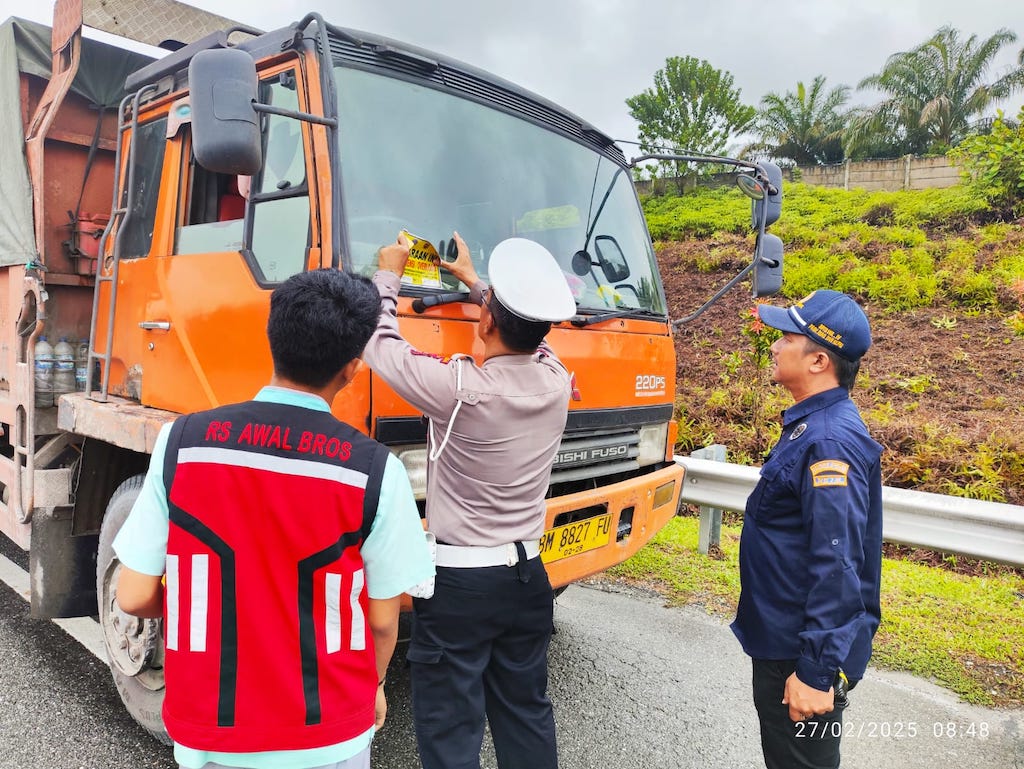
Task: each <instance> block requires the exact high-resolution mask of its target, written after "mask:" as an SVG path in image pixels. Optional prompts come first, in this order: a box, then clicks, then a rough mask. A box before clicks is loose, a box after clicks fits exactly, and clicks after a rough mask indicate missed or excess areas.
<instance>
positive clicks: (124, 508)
mask: <svg viewBox="0 0 1024 769" xmlns="http://www.w3.org/2000/svg"><path fill="white" fill-rule="evenodd" d="M144 479H145V476H144V475H135V476H132V477H131V478H129V479H128V480H126V481H125V482H124V483H122V484H121V485H120V486H118V487H117V490H116V491H115V492H114V494H113V496H111V497H110V502H108V503H107V511H106V514H105V515H104V516H103V525H102V527H101V528H100V544H99V550H98V552H97V554H96V595H97V600H98V603H99V621H100V629H101V630H102V632H103V642H104V645H105V646H106V648H107V659H108V660H109V661H110V672H111V674H112V675H113V677H114V684H115V685H116V686H117V691H118V693H119V694H120V695H121V701H122V702H124V705H125V707H126V708H127V709H128V713H129V714H130V715H131V717H132V718H134V719H135V720H136V721H137V722H138V723H139V725H140V726H141V727H142V728H143V729H145V730H146V731H147V732H149V733H150V734H151V735H152V736H153V737H154V738H156V739H157V740H159V741H160V742H162V743H164V744H165V745H170V744H171V739H170V737H168V735H167V730H166V729H164V722H163V717H162V716H161V708H162V707H163V702H164V668H163V662H164V641H163V620H159V619H140V618H138V617H133V616H131V615H129V614H125V613H124V612H123V611H121V609H120V608H119V607H118V606H117V601H116V597H117V593H116V585H117V575H118V572H119V571H120V569H121V563H120V561H118V560H117V556H116V555H115V554H114V549H113V547H112V545H113V542H114V537H115V536H116V535H117V532H118V531H120V530H121V526H122V525H123V524H124V522H125V519H126V518H127V517H128V513H129V512H130V511H131V509H132V505H133V504H134V503H135V500H136V498H137V497H138V496H139V491H140V490H141V489H142V482H143V480H144Z"/></svg>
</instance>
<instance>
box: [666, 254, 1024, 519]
mask: <svg viewBox="0 0 1024 769" xmlns="http://www.w3.org/2000/svg"><path fill="white" fill-rule="evenodd" d="M691 248H701V249H706V248H707V244H706V243H697V242H693V243H669V244H665V245H664V246H662V247H661V248H660V249H659V252H658V260H659V263H660V267H661V273H662V278H663V280H664V283H665V293H666V296H667V297H668V302H669V308H670V315H671V317H673V318H678V317H682V316H683V315H686V314H689V313H691V312H693V311H694V310H695V309H696V308H697V307H699V306H700V304H701V303H702V302H703V301H705V300H706V299H707V298H708V297H709V296H711V294H712V293H713V292H714V291H715V290H717V289H718V288H719V287H720V286H721V285H723V284H724V283H725V282H726V281H727V280H728V279H729V277H731V275H732V274H733V270H738V269H739V268H740V267H741V266H742V264H739V263H737V264H735V265H727V266H725V267H724V268H723V269H722V270H721V271H716V272H708V273H701V272H698V271H697V270H696V269H694V268H692V267H689V268H687V267H683V266H681V260H680V255H681V254H682V253H683V252H684V251H685V250H687V249H691ZM767 301H771V302H772V303H774V304H782V305H784V304H786V300H784V299H781V298H778V297H776V298H773V299H771V300H767ZM753 304H754V302H753V300H752V299H751V298H750V294H749V286H748V285H745V284H741V285H739V286H736V287H735V288H733V289H732V290H731V291H730V292H729V293H728V294H726V296H725V297H723V298H722V300H720V301H719V302H718V303H717V304H716V305H714V306H713V307H711V308H710V309H709V310H708V311H707V312H705V313H704V314H703V315H702V316H701V317H699V318H698V319H697V320H695V321H693V322H691V323H689V324H687V325H685V326H683V327H682V328H681V329H680V330H679V331H678V332H677V336H676V353H677V366H678V375H679V381H678V389H679V391H680V402H681V403H682V404H684V406H685V407H687V408H690V409H694V408H700V404H699V403H692V402H690V403H687V398H686V395H685V392H684V389H685V387H686V382H688V381H689V382H699V383H704V384H705V386H713V385H714V383H715V382H717V381H718V380H719V378H720V375H721V373H722V367H723V356H724V355H727V354H729V353H731V352H734V351H740V352H746V351H749V350H750V349H751V342H750V340H749V339H748V338H746V337H745V336H744V335H743V334H742V333H741V328H742V327H743V323H744V321H743V317H742V316H743V313H744V311H746V310H749V309H750V308H752V307H753ZM862 306H863V307H864V310H865V312H866V313H867V315H868V318H869V319H870V321H871V326H872V333H873V337H874V344H873V346H872V348H871V349H870V350H869V352H868V353H867V355H866V356H865V358H864V359H863V363H862V368H861V372H862V373H861V378H860V380H859V381H858V387H857V388H855V390H854V393H853V398H854V400H855V401H856V402H857V403H858V405H859V406H860V407H861V410H862V412H864V413H866V412H868V411H869V410H870V409H872V408H875V409H877V408H878V407H879V405H880V404H882V406H883V409H884V411H883V412H879V413H884V415H885V418H884V419H883V418H881V417H874V418H873V417H871V416H868V417H866V421H867V422H868V425H869V428H870V430H871V433H872V435H873V437H874V438H875V439H876V440H878V441H879V442H880V443H882V444H883V445H884V446H885V447H886V452H885V454H884V455H883V473H884V475H885V483H886V484H888V485H894V486H912V487H917V488H922V490H926V491H941V488H942V483H943V480H944V477H947V478H949V477H952V478H954V479H955V480H956V482H957V483H959V484H961V485H964V484H966V483H970V482H971V478H972V475H971V473H970V471H965V470H964V468H963V467H962V460H963V456H962V454H964V453H965V452H964V451H962V450H947V449H949V447H951V446H954V447H955V446H961V447H962V446H964V445H967V446H972V445H976V444H979V443H982V442H987V443H988V444H989V445H996V446H1000V447H1003V448H1005V449H1006V450H1007V454H1006V456H1011V457H1013V458H1014V459H1011V460H1010V461H1015V462H1016V463H1018V464H1020V463H1021V462H1022V460H1021V457H1024V398H1022V395H1024V337H1021V336H1015V335H1014V334H1013V332H1012V331H1011V329H1010V328H1009V327H1008V326H1007V325H1006V324H1005V323H1004V320H1003V318H1004V315H1000V314H997V313H981V314H976V315H973V316H972V314H971V313H967V312H963V311H957V310H950V309H949V308H941V309H940V308H928V309H921V310H917V311H914V312H909V313H898V314H892V313H887V312H886V311H885V308H883V307H877V306H872V305H870V304H867V305H862ZM960 441H963V442H966V444H964V443H960ZM957 455H960V456H957ZM1005 461H1007V460H1005V459H1000V458H998V457H997V458H996V459H995V462H996V465H997V466H998V464H999V462H1005ZM1013 472H1015V473H1017V476H1016V477H1021V476H1020V473H1022V472H1024V468H1020V467H1017V468H1015V470H1014V471H1013ZM921 476H924V477H925V478H926V481H925V482H924V483H922V484H915V483H911V482H907V481H906V479H908V478H913V477H921ZM979 477H980V476H979ZM1022 486H1024V484H1017V485H1014V486H1013V487H1011V488H1005V489H1004V492H1005V495H1006V501H1007V502H1009V503H1012V504H1018V505H1020V504H1024V488H1022Z"/></svg>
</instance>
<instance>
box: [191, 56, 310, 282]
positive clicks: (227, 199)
mask: <svg viewBox="0 0 1024 769" xmlns="http://www.w3.org/2000/svg"><path fill="white" fill-rule="evenodd" d="M260 99H261V101H263V102H264V103H267V104H273V105H275V106H278V107H282V108H284V109H292V110H296V109H298V98H297V93H296V90H295V85H294V77H293V75H291V73H285V74H284V75H276V76H274V77H273V78H272V79H269V80H265V81H263V82H262V83H261V94H260ZM262 120H263V137H264V152H265V155H264V167H263V170H262V172H261V173H260V174H259V175H257V176H256V177H254V178H251V177H238V176H234V175H228V174H217V173H213V172H211V171H208V170H206V169H205V168H203V167H202V166H200V165H199V164H198V163H197V162H196V160H195V157H194V156H192V155H191V153H189V160H188V165H187V168H186V169H183V173H182V184H183V185H186V187H185V188H186V194H185V197H184V201H185V203H184V206H183V209H182V213H183V216H182V222H181V224H180V226H179V227H178V232H177V246H176V253H179V254H202V253H216V252H224V251H246V252H247V253H248V254H251V261H250V266H251V267H252V268H253V271H254V272H255V273H256V277H257V279H258V280H260V282H261V283H264V284H273V283H280V282H281V281H283V280H285V279H287V278H288V277H290V276H291V275H294V274H295V273H297V272H301V271H302V270H303V269H304V268H305V265H306V255H307V253H308V247H309V220H310V219H309V217H310V214H309V188H308V184H307V180H306V157H305V150H304V147H303V140H302V129H301V125H300V124H299V122H298V121H297V120H295V119H293V118H288V117H283V116H281V115H264V116H263V118H262ZM249 199H251V201H252V211H253V222H252V234H251V240H250V241H249V242H248V243H247V241H246V237H245V220H244V216H245V208H246V201H247V200H249Z"/></svg>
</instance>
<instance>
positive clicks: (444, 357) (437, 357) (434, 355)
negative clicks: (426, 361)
mask: <svg viewBox="0 0 1024 769" xmlns="http://www.w3.org/2000/svg"><path fill="white" fill-rule="evenodd" d="M409 354H410V355H415V356H416V357H418V358H433V359H434V360H436V361H440V362H441V363H443V364H445V365H446V366H447V365H448V364H449V363H451V362H452V356H450V355H438V354H437V353H432V352H423V351H422V350H409Z"/></svg>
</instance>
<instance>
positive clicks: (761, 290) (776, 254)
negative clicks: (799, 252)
mask: <svg viewBox="0 0 1024 769" xmlns="http://www.w3.org/2000/svg"><path fill="white" fill-rule="evenodd" d="M760 247H761V248H760V253H759V254H758V255H757V257H756V259H757V261H756V262H755V263H754V273H753V276H752V278H751V282H752V283H753V289H754V291H753V293H754V297H755V298H756V297H762V296H772V295H774V294H777V293H779V289H781V288H782V238H780V237H778V236H777V235H772V234H771V233H770V232H766V233H765V234H764V235H762V236H761V238H760Z"/></svg>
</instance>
